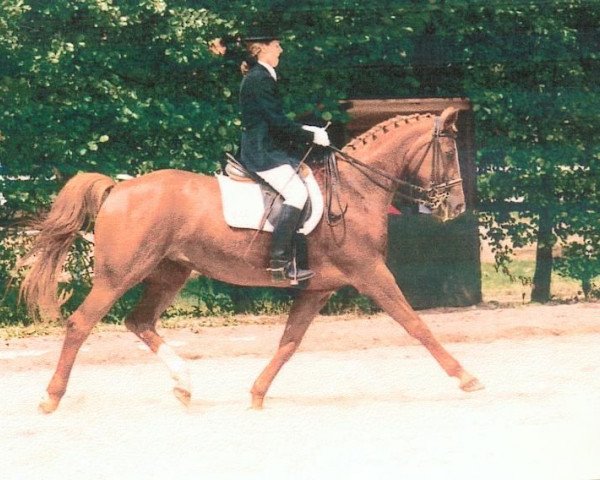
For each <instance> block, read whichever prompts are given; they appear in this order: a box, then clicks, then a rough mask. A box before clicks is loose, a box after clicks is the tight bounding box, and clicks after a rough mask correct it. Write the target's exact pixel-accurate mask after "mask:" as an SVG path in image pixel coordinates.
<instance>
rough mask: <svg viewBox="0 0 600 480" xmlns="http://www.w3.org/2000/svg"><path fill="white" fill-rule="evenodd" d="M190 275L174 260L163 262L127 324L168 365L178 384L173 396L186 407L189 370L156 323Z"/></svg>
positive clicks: (146, 285)
mask: <svg viewBox="0 0 600 480" xmlns="http://www.w3.org/2000/svg"><path fill="white" fill-rule="evenodd" d="M190 272H191V270H190V269H189V268H187V267H183V266H181V265H179V264H177V263H175V262H172V261H170V260H163V261H162V262H161V263H160V264H159V266H158V267H157V268H156V270H155V271H154V272H152V274H151V275H150V276H149V277H147V278H146V279H145V280H144V286H145V288H144V293H143V294H142V297H141V299H140V301H139V303H138V304H137V306H136V307H135V308H134V309H133V311H132V312H131V313H130V314H129V316H128V317H127V319H126V320H125V325H126V326H127V328H128V329H129V330H131V331H132V332H133V333H135V334H136V335H137V336H138V337H139V338H140V339H142V341H143V342H144V343H145V344H146V345H148V347H150V350H152V351H153V352H154V353H156V354H157V355H158V357H159V358H160V359H161V360H162V361H163V362H164V363H165V364H166V366H167V368H168V369H169V371H170V373H171V377H172V378H173V379H174V380H175V382H176V383H175V387H174V388H173V392H174V393H175V396H176V397H177V398H178V399H179V400H180V401H181V402H182V403H183V404H184V405H186V406H187V405H189V403H190V400H191V396H192V394H191V392H192V389H191V380H190V372H189V367H188V365H187V364H186V363H185V361H184V360H183V359H182V358H181V357H179V356H178V355H177V354H176V353H175V351H174V350H173V349H172V348H171V347H170V346H169V345H167V344H166V343H165V341H164V340H163V339H162V338H161V337H160V336H159V335H158V333H156V321H157V320H158V317H160V315H161V314H162V313H163V312H164V311H165V310H166V309H167V307H169V305H170V304H171V302H172V301H173V299H174V298H175V295H177V292H178V291H179V290H180V289H181V287H182V286H183V285H184V283H185V281H186V280H187V278H188V277H189V275H190Z"/></svg>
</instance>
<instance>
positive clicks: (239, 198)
mask: <svg viewBox="0 0 600 480" xmlns="http://www.w3.org/2000/svg"><path fill="white" fill-rule="evenodd" d="M216 177H217V180H218V182H219V187H220V188H221V198H222V201H223V213H224V216H225V222H226V223H227V225H229V226H230V227H236V228H251V229H253V230H258V229H259V227H260V223H261V221H262V219H263V215H264V213H265V206H264V204H263V197H262V193H261V191H260V186H259V185H258V184H257V183H250V182H238V181H236V180H232V179H231V178H229V177H227V176H225V175H216ZM304 181H305V182H306V186H307V188H308V196H309V197H310V201H311V203H312V205H311V207H312V212H311V214H310V217H309V218H308V219H307V220H306V222H304V225H303V226H302V228H301V229H300V230H299V232H300V233H302V234H304V235H308V234H309V233H310V232H312V231H313V230H314V229H315V227H316V226H317V225H318V224H319V222H320V221H321V218H322V217H323V196H322V195H321V189H320V188H319V184H318V183H317V180H316V179H315V177H314V175H313V173H312V172H310V173H309V174H308V175H307V176H306V178H305V179H304ZM262 230H264V231H265V232H272V231H273V225H271V222H269V221H268V220H267V221H266V222H265V224H264V226H263V228H262Z"/></svg>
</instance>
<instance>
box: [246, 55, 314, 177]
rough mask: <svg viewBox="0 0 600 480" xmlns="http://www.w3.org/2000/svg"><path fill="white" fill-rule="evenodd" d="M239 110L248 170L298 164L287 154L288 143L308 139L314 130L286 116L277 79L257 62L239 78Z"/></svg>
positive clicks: (305, 141) (259, 170)
mask: <svg viewBox="0 0 600 480" xmlns="http://www.w3.org/2000/svg"><path fill="white" fill-rule="evenodd" d="M240 109H241V114H242V144H241V161H242V163H243V164H244V165H245V166H246V167H247V168H248V169H250V170H252V171H255V172H261V171H264V170H270V169H271V168H275V167H278V166H280V165H285V164H288V165H292V166H295V165H297V164H298V162H299V159H298V158H296V156H295V155H293V154H292V153H290V149H289V146H290V144H293V143H296V144H298V143H308V142H311V141H312V138H313V133H312V132H308V131H306V130H303V129H302V125H301V124H299V123H297V122H294V121H292V120H290V119H289V118H288V117H287V116H286V115H285V113H284V111H283V105H282V102H281V97H280V96H279V93H278V90H277V82H276V81H275V79H274V78H273V77H272V76H271V75H270V74H269V71H268V70H267V69H266V68H265V67H263V66H262V65H261V64H259V63H257V64H255V65H254V66H253V67H252V68H251V69H250V71H249V72H248V74H247V75H246V76H245V77H244V79H243V80H242V85H241V87H240ZM286 147H288V148H286Z"/></svg>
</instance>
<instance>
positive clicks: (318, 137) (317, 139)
mask: <svg viewBox="0 0 600 480" xmlns="http://www.w3.org/2000/svg"><path fill="white" fill-rule="evenodd" d="M302 129H303V130H307V131H309V132H313V134H314V137H313V143H315V144H317V145H321V146H322V147H328V146H329V145H330V143H331V142H330V141H329V135H327V130H325V129H324V128H321V127H313V126H312V125H303V126H302Z"/></svg>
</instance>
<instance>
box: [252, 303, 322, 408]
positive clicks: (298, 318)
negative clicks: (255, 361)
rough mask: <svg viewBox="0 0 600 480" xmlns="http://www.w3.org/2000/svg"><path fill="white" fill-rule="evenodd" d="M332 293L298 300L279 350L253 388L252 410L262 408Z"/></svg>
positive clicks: (294, 305)
mask: <svg viewBox="0 0 600 480" xmlns="http://www.w3.org/2000/svg"><path fill="white" fill-rule="evenodd" d="M331 293H332V292H330V291H328V292H323V291H316V292H311V291H303V292H301V293H300V295H299V296H298V298H296V300H295V301H294V304H293V305H292V309H291V311H290V315H289V317H288V320H287V323H286V325H285V330H284V332H283V335H282V337H281V340H280V341H279V348H278V349H277V352H276V353H275V356H274V357H273V358H272V360H271V361H270V362H269V364H268V365H267V366H266V367H265V369H264V370H263V371H262V373H261V374H260V375H259V376H258V378H257V379H256V381H255V382H254V385H253V386H252V390H251V393H252V408H254V409H260V408H262V406H263V402H264V399H265V395H266V394H267V390H268V389H269V387H270V386H271V383H272V382H273V379H274V378H275V376H276V375H277V373H278V372H279V370H281V367H283V365H284V364H285V363H286V362H287V361H288V360H289V359H290V358H291V356H292V355H293V354H294V352H295V351H296V350H297V349H298V346H299V345H300V342H301V341H302V338H303V337H304V334H305V333H306V330H307V329H308V327H309V326H310V324H311V322H312V321H313V319H314V318H315V316H316V315H317V314H318V313H319V311H320V310H321V309H322V308H323V307H324V306H325V304H326V303H327V300H329V297H330V296H331Z"/></svg>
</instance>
